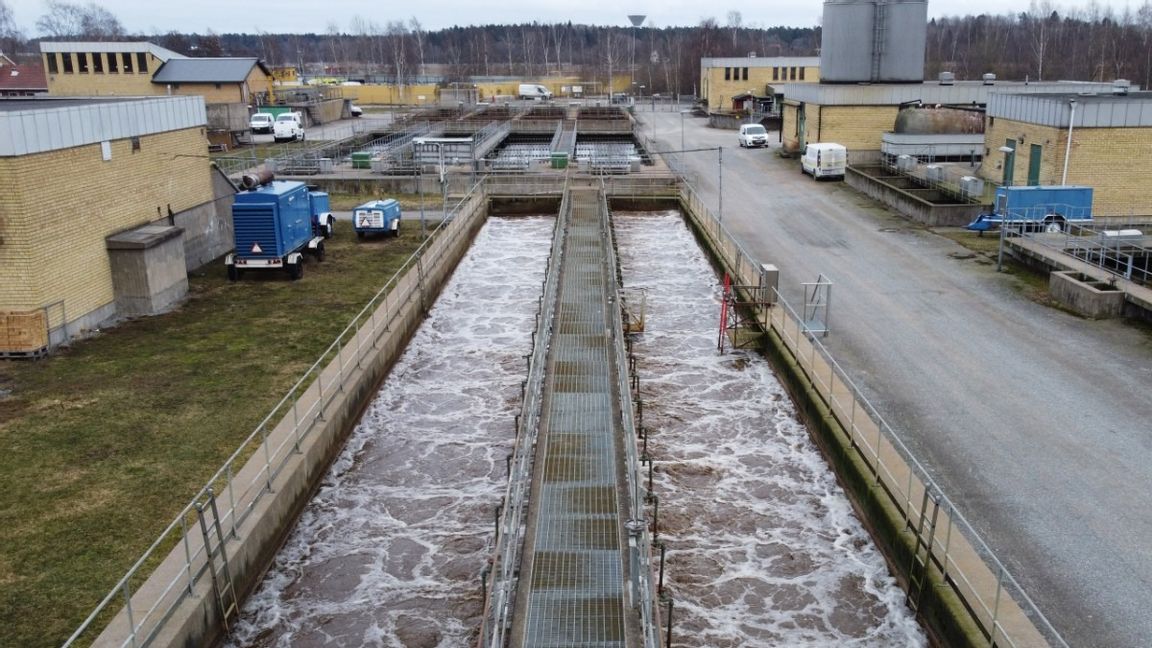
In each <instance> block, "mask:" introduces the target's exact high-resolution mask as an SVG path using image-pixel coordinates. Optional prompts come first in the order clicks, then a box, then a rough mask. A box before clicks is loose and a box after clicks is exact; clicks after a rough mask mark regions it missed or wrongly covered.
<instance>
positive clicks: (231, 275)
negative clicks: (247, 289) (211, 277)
mask: <svg viewBox="0 0 1152 648" xmlns="http://www.w3.org/2000/svg"><path fill="white" fill-rule="evenodd" d="M239 278H240V268H237V267H236V266H234V265H230V266H228V281H236V280H238V279H239Z"/></svg>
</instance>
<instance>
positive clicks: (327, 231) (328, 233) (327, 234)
mask: <svg viewBox="0 0 1152 648" xmlns="http://www.w3.org/2000/svg"><path fill="white" fill-rule="evenodd" d="M332 234H333V227H332V221H331V220H329V221H328V222H327V223H324V238H332Z"/></svg>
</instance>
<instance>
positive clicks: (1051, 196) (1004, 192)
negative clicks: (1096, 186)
mask: <svg viewBox="0 0 1152 648" xmlns="http://www.w3.org/2000/svg"><path fill="white" fill-rule="evenodd" d="M1091 222H1092V187H1080V186H1073V185H1050V186H1027V187H1023V186H1021V187H1000V188H998V189H996V200H995V202H994V203H993V204H992V209H991V211H987V212H984V213H982V214H980V215H979V216H977V217H976V220H974V221H972V222H971V223H968V225H967V226H966V229H969V230H972V231H974V232H980V233H981V234H983V233H984V232H987V231H989V230H992V229H996V228H998V227H1001V226H1003V227H1007V228H1009V229H1010V230H1018V231H1037V232H1039V231H1044V232H1050V233H1057V232H1063V231H1065V230H1066V229H1067V227H1068V226H1069V225H1073V224H1075V225H1086V224H1089V223H1091Z"/></svg>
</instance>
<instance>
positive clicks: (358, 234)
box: [356, 232, 364, 239]
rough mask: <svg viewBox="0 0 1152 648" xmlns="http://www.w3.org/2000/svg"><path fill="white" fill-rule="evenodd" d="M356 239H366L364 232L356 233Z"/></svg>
mask: <svg viewBox="0 0 1152 648" xmlns="http://www.w3.org/2000/svg"><path fill="white" fill-rule="evenodd" d="M356 238H359V239H362V238H364V232H356Z"/></svg>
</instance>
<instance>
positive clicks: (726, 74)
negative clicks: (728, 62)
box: [724, 67, 732, 81]
mask: <svg viewBox="0 0 1152 648" xmlns="http://www.w3.org/2000/svg"><path fill="white" fill-rule="evenodd" d="M724 80H725V81H731V80H732V68H730V67H726V68H724Z"/></svg>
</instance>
